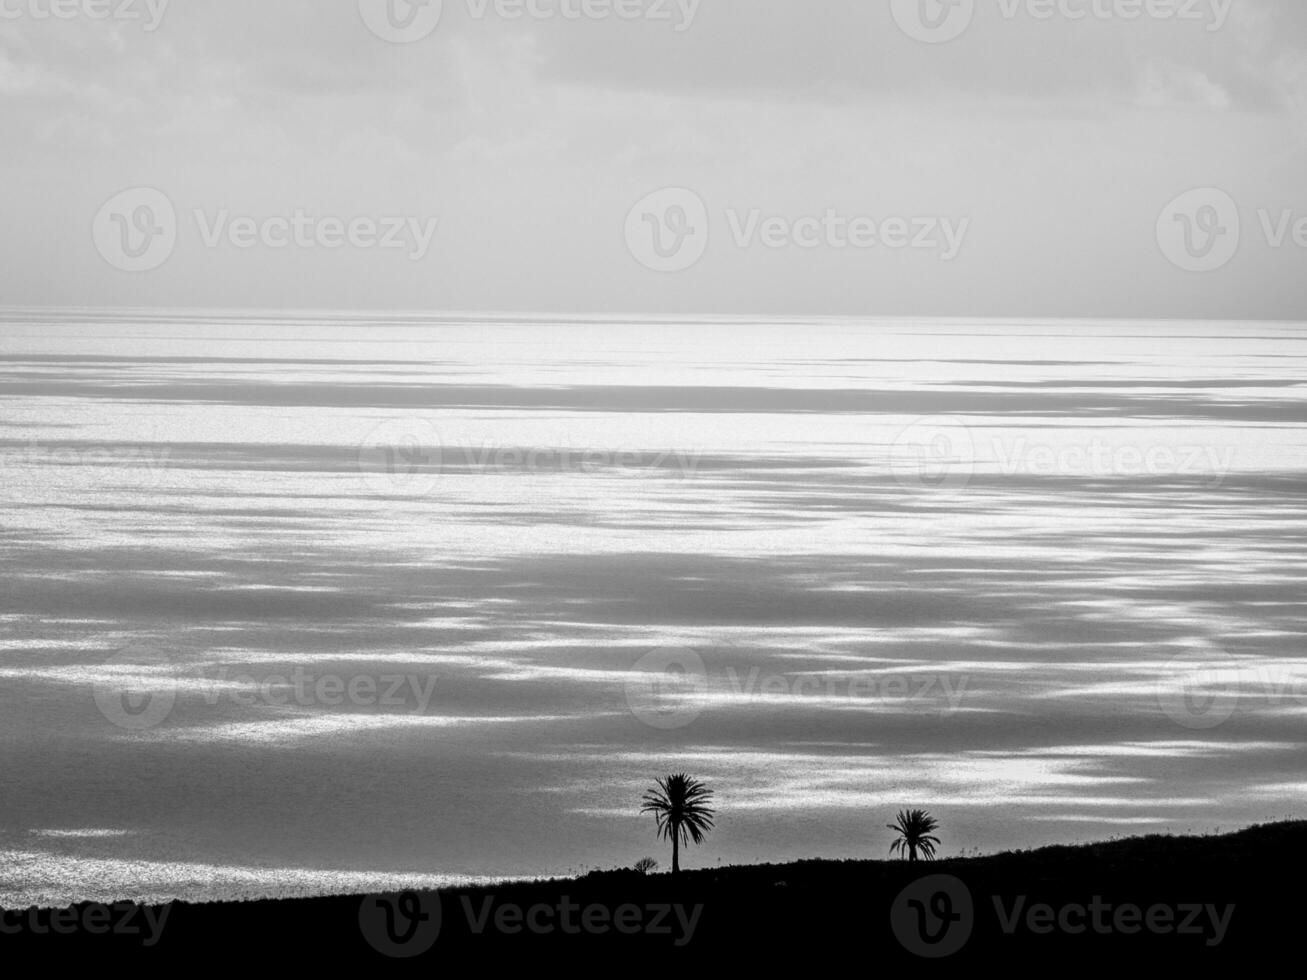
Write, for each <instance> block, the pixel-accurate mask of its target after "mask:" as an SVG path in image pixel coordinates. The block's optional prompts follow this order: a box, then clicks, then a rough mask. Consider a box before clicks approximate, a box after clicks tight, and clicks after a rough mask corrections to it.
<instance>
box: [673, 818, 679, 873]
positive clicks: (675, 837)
mask: <svg viewBox="0 0 1307 980" xmlns="http://www.w3.org/2000/svg"><path fill="white" fill-rule="evenodd" d="M680 830H681V828H680V827H675V828H673V829H672V875H673V876H675V875H679V874H680V873H681V834H680Z"/></svg>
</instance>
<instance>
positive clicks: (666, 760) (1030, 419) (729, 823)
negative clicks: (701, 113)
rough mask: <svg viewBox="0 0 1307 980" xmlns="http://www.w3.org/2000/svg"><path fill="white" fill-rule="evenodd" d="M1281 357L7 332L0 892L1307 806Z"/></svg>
mask: <svg viewBox="0 0 1307 980" xmlns="http://www.w3.org/2000/svg"><path fill="white" fill-rule="evenodd" d="M1305 340H1307V332H1305V331H1304V330H1303V328H1302V327H1300V326H1297V325H1275V324H1260V323H1247V324H1244V323H1230V324H1196V323H1169V324H1151V323H1110V324H1108V323H1103V324H1048V323H1010V324H989V323H986V324H980V323H960V322H938V323H900V322H866V323H858V322H849V321H818V322H803V323H788V322H787V323H780V322H746V321H724V322H713V323H687V322H672V323H631V322H623V323H613V322H598V321H596V322H574V321H560V320H553V321H537V322H528V321H525V320H505V319H499V320H482V321H479V322H469V321H454V320H450V321H443V322H430V321H423V320H420V319H417V318H410V319H405V318H397V317H390V318H379V319H374V320H365V319H355V320H350V321H334V320H333V321H329V320H325V319H323V318H314V317H310V316H302V317H297V318H282V319H258V318H254V317H247V318H241V319H224V318H219V317H211V316H209V317H206V316H199V315H190V316H171V317H164V316H160V315H139V316H131V315H115V316H112V317H106V316H100V315H94V314H89V313H88V314H79V315H60V316H58V317H55V316H52V315H49V314H42V315H32V314H19V313H9V314H5V315H3V316H0V464H2V467H0V474H2V476H3V484H2V485H0V494H2V498H0V499H2V501H3V505H2V509H0V515H2V519H3V525H2V536H0V554H2V556H3V568H4V579H3V581H4V589H3V594H2V600H3V604H2V605H0V708H2V709H3V710H0V737H2V738H3V745H4V752H3V753H2V754H0V785H3V793H0V867H2V869H3V870H0V903H5V904H15V903H22V902H30V901H59V900H64V899H67V898H70V897H90V898H111V897H119V896H121V895H131V896H134V897H142V896H145V897H158V896H168V895H174V894H178V895H186V896H189V897H216V896H220V895H230V894H242V895H258V894H277V893H298V892H304V891H319V890H360V889H365V888H370V887H376V886H378V885H379V884H380V883H383V882H385V883H393V882H395V881H400V882H414V881H418V882H437V881H444V880H450V879H451V878H456V877H457V876H498V875H519V874H542V873H562V872H566V871H569V870H579V869H583V868H588V867H593V866H613V865H617V864H629V863H631V862H633V861H634V860H635V859H637V858H639V857H641V856H643V855H645V854H650V855H653V856H655V857H657V858H659V859H660V860H662V861H663V862H664V863H667V860H668V856H667V855H666V854H664V853H663V849H662V846H661V845H660V844H658V843H656V842H655V840H654V838H653V833H652V825H651V824H649V823H648V822H647V821H646V820H644V819H642V818H640V817H639V816H638V814H637V812H636V811H637V809H638V799H639V796H640V793H641V791H642V789H643V788H644V786H645V784H646V783H648V782H649V780H650V778H651V777H653V776H654V775H657V774H661V773H664V772H667V771H673V770H680V769H685V770H688V771H691V772H693V773H694V774H697V775H699V776H700V777H701V778H703V779H705V780H707V781H708V782H710V783H711V784H712V785H713V786H714V787H715V788H716V789H717V792H718V797H719V799H718V802H719V804H720V808H721V811H722V815H721V820H720V828H719V830H718V832H717V833H715V834H714V835H713V836H712V838H711V839H710V841H709V843H708V844H707V846H705V847H703V848H697V849H694V851H693V852H692V853H691V854H690V855H689V856H688V863H689V864H690V865H691V866H696V865H697V866H702V865H705V864H712V863H716V862H719V861H720V862H723V863H727V862H742V861H755V860H785V859H791V858H798V857H807V856H815V855H825V856H882V855H884V854H885V852H886V850H887V848H888V843H889V841H888V831H886V830H884V829H883V826H884V824H885V823H886V822H887V819H888V818H889V816H890V815H891V812H892V811H893V810H894V809H895V808H897V807H900V806H904V805H920V806H925V807H929V808H931V809H932V810H933V811H934V812H935V813H936V814H937V815H938V816H939V817H940V819H941V821H942V824H943V827H944V833H943V835H942V836H943V837H944V843H945V851H946V852H947V853H957V852H959V851H961V850H963V849H970V848H976V847H979V848H982V849H990V848H997V847H1008V846H1025V845H1031V844H1036V843H1041V842H1047V841H1061V840H1083V839H1086V838H1090V837H1101V836H1108V835H1111V834H1114V833H1119V832H1127V831H1128V832H1136V831H1142V830H1177V831H1183V830H1186V829H1190V828H1193V829H1203V830H1206V829H1212V828H1216V827H1219V826H1224V827H1232V826H1234V825H1235V824H1242V823H1247V822H1251V821H1255V820H1259V819H1264V818H1274V817H1280V816H1285V815H1289V814H1294V813H1297V814H1299V815H1301V814H1302V810H1303V808H1302V806H1301V801H1302V800H1303V797H1304V794H1305V793H1307V777H1304V776H1303V774H1302V773H1303V749H1302V748H1301V745H1302V738H1301V732H1302V725H1303V722H1304V718H1305V717H1307V649H1305V648H1304V642H1303V638H1304V616H1303V612H1304V588H1303V585H1304V581H1303V580H1304V564H1303V554H1304V536H1305V534H1307V520H1305V517H1307V512H1305V509H1304V507H1305V503H1304V500H1305V498H1304V492H1303V491H1304V488H1305V486H1307V484H1305V482H1304V476H1305V471H1307V436H1305V435H1304V421H1305V420H1307V383H1304V379H1307V371H1305V370H1304V369H1305V368H1307V344H1305V343H1304V341H1305ZM666 669H672V670H673V671H674V672H675V673H674V674H673V675H672V676H670V677H664V676H663V672H664V670H666ZM395 876H403V877H398V878H397V877H395Z"/></svg>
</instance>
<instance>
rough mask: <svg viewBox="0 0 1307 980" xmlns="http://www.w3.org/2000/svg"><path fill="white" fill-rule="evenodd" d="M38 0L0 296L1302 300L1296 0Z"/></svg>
mask: <svg viewBox="0 0 1307 980" xmlns="http://www.w3.org/2000/svg"><path fill="white" fill-rule="evenodd" d="M53 2H54V3H55V4H56V6H58V7H59V11H60V12H61V14H62V16H53V15H52V13H51V10H52V8H51V3H52V0H0V133H3V143H4V150H3V152H0V215H2V216H3V220H0V305H7V306H126V307H165V308H176V307H254V308H268V309H314V310H429V311H486V312H489V311H516V312H523V313H530V312H537V313H539V312H551V313H567V312H579V313H595V314H605V313H623V314H635V315H696V314H704V315H709V314H735V315H759V316H778V317H790V316H825V315H832V316H871V315H876V316H975V317H1185V318H1188V317H1203V318H1213V319H1243V318H1270V319H1289V320H1297V319H1305V318H1307V291H1305V290H1303V289H1302V288H1301V285H1300V283H1301V282H1302V281H1303V272H1304V270H1305V269H1307V224H1300V223H1299V222H1302V221H1303V220H1304V219H1307V178H1305V177H1304V175H1305V174H1307V167H1304V164H1305V163H1307V126H1305V125H1304V124H1305V123H1307V5H1304V4H1303V3H1301V2H1300V0H1175V2H1169V0H1151V2H1148V3H1145V2H1144V0H975V2H974V4H972V3H971V2H970V0H949V2H948V3H944V2H943V0H873V2H868V0H821V2H820V3H813V2H810V0H701V2H698V3H695V2H694V0H585V2H584V3H583V2H582V0H531V2H530V3H526V2H525V0H523V2H519V3H513V2H512V0H500V2H499V3H498V4H496V3H495V2H493V0H484V2H483V0H444V2H443V4H438V3H436V4H434V6H432V5H428V6H426V7H422V6H417V7H411V6H410V5H409V4H408V3H407V0H221V2H217V0H171V2H169V3H165V2H164V0H149V2H147V0H53ZM433 2H434V0H433ZM387 3H390V4H392V5H393V8H392V9H391V10H389V11H387V10H386V9H385V8H386V4H387ZM61 4H62V6H59V5H61ZM973 8H974V9H973ZM101 12H103V13H104V14H105V16H103V17H100V16H97V15H98V14H99V13H101ZM1167 12H1169V13H1170V15H1171V16H1163V14H1166V13H1167ZM436 13H438V14H439V18H438V20H437V19H436V18H435V16H434V15H435V14H436ZM605 13H606V14H607V15H608V16H600V15H601V14H605ZM388 14H389V15H393V16H388ZM406 23H407V24H408V25H409V26H408V27H407V28H405V27H404V26H403V25H405V24H406ZM932 25H935V26H932ZM954 34H956V36H953V35H954ZM387 35H389V36H387ZM397 42H403V43H397ZM665 189H670V190H665ZM1195 189H1199V190H1197V191H1196V192H1195ZM660 191H661V192H662V193H661V194H658V193H656V192H660ZM143 195H144V196H143ZM143 208H144V210H143ZM655 234H656V235H657V240H655V237H654V236H655ZM383 245H384V246H385V247H383ZM138 246H140V247H139V248H138Z"/></svg>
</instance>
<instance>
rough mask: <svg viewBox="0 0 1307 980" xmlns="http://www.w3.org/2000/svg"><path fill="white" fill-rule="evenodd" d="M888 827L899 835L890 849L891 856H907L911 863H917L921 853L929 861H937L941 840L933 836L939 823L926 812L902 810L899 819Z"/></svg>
mask: <svg viewBox="0 0 1307 980" xmlns="http://www.w3.org/2000/svg"><path fill="white" fill-rule="evenodd" d="M886 826H887V827H889V829H890V830H892V831H894V832H895V833H897V834H898V835H899V836H898V839H897V840H895V841H894V844H893V846H892V847H891V848H890V849H889V852H890V853H891V854H906V855H907V857H908V860H909V861H915V860H917V854H918V852H920V854H921V856H922V857H923V858H925V859H926V860H927V861H933V860H935V855H936V853H937V848H938V847H939V838H938V837H933V836H931V835H932V834H934V832H935V831H936V830H938V829H939V823H938V822H937V821H936V820H935V818H934V817H932V816H931V815H930V814H929V813H927V812H926V811H925V810H900V811H899V815H898V819H896V820H895V821H894V822H893V823H891V824H886Z"/></svg>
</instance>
